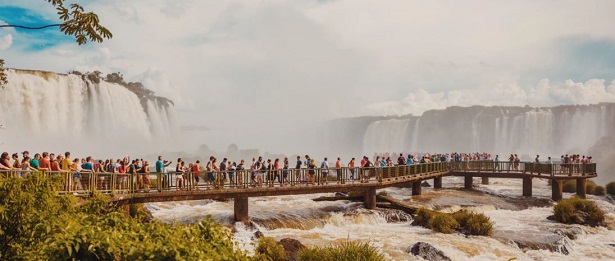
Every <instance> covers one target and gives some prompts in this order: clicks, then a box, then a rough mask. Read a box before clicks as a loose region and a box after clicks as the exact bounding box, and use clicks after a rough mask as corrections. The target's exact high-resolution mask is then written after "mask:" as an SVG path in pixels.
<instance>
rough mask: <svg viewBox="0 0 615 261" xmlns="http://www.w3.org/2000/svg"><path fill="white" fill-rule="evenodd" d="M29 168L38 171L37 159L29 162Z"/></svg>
mask: <svg viewBox="0 0 615 261" xmlns="http://www.w3.org/2000/svg"><path fill="white" fill-rule="evenodd" d="M30 167H33V168H35V169H38V160H37V159H32V160H30Z"/></svg>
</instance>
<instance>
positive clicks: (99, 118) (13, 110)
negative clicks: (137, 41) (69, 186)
mask: <svg viewBox="0 0 615 261" xmlns="http://www.w3.org/2000/svg"><path fill="white" fill-rule="evenodd" d="M120 79H121V77H120ZM8 81H9V82H8V84H7V85H6V86H5V87H4V88H3V89H1V90H0V93H1V95H0V119H1V120H2V121H3V123H4V126H5V130H3V132H4V133H3V137H6V138H5V139H3V140H2V142H4V143H5V147H8V148H10V149H15V150H16V151H20V150H23V149H37V148H41V149H46V150H50V149H54V148H57V149H59V150H60V151H62V150H65V149H72V148H74V147H84V146H85V145H88V146H100V147H99V148H98V149H100V150H106V149H111V148H106V147H109V146H108V144H106V143H105V142H107V143H108V142H109V141H112V142H118V143H127V144H132V143H140V144H145V143H148V142H151V141H152V140H154V139H161V138H165V139H167V138H171V137H173V136H175V133H176V129H175V125H176V124H174V121H175V120H174V118H175V117H174V114H175V112H174V106H173V103H172V102H171V101H170V100H168V99H165V98H162V97H157V96H155V95H154V94H153V92H151V91H148V90H147V89H146V88H144V87H143V86H142V85H140V84H138V83H125V82H123V80H122V81H121V82H119V81H117V79H116V80H115V81H114V80H113V79H111V78H109V77H106V78H103V77H101V76H100V74H99V73H90V74H80V73H78V74H75V73H73V74H57V73H51V72H43V71H30V70H15V69H11V70H9V71H8ZM105 145H107V146H105ZM115 150H118V148H115Z"/></svg>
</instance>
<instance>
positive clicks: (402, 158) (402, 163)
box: [368, 153, 406, 166]
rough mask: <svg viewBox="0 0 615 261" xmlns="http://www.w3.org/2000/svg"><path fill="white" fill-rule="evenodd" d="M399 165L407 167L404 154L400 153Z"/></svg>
mask: <svg viewBox="0 0 615 261" xmlns="http://www.w3.org/2000/svg"><path fill="white" fill-rule="evenodd" d="M368 160H369V159H368ZM397 165H402V166H403V165H406V159H404V154H403V153H399V158H397Z"/></svg>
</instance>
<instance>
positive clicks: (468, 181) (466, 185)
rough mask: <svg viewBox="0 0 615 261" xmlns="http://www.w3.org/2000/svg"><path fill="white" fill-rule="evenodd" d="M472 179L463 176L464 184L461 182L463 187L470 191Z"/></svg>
mask: <svg viewBox="0 0 615 261" xmlns="http://www.w3.org/2000/svg"><path fill="white" fill-rule="evenodd" d="M473 178H474V177H472V176H465V179H464V182H463V187H464V188H466V189H472V179H473Z"/></svg>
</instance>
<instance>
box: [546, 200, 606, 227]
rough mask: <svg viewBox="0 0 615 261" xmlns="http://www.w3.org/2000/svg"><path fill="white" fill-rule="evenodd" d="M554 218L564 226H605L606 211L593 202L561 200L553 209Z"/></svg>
mask: <svg viewBox="0 0 615 261" xmlns="http://www.w3.org/2000/svg"><path fill="white" fill-rule="evenodd" d="M553 213H554V218H555V220H556V221H558V222H560V223H564V224H581V225H590V226H592V227H595V226H600V225H603V224H604V211H602V209H600V208H599V207H598V205H596V203H594V202H593V201H589V200H586V199H580V198H576V197H575V198H569V199H565V200H561V201H559V202H558V203H557V205H555V206H554V207H553Z"/></svg>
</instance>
